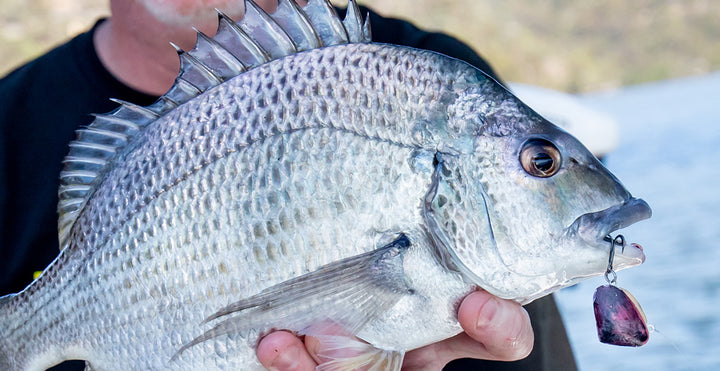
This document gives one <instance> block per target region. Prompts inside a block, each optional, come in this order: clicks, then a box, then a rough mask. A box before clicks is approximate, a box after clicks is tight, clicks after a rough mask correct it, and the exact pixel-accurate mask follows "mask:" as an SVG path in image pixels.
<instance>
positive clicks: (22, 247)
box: [0, 8, 575, 370]
mask: <svg viewBox="0 0 720 371" xmlns="http://www.w3.org/2000/svg"><path fill="white" fill-rule="evenodd" d="M362 12H363V14H367V13H366V12H368V9H366V8H363V9H362ZM339 13H341V17H342V16H344V14H343V13H344V10H339ZM100 22H102V20H101V21H99V22H98V23H96V24H95V26H94V27H93V28H92V29H91V30H90V31H88V32H86V33H83V34H81V35H78V36H77V37H75V38H73V39H72V40H70V41H69V42H67V43H66V44H63V45H61V46H59V47H57V48H55V49H53V50H52V51H50V52H48V53H47V54H45V55H43V56H41V57H39V58H37V59H35V60H33V61H31V62H30V63H28V64H26V65H24V66H21V67H20V68H18V69H16V70H15V71H13V72H11V73H10V74H9V75H7V76H6V77H5V78H3V79H2V80H0V102H1V103H0V130H2V132H1V133H0V134H1V135H0V174H1V176H0V295H4V294H8V293H12V292H18V291H20V290H22V289H23V288H25V286H27V285H28V284H29V283H30V282H31V281H32V275H33V272H35V271H41V270H43V269H44V268H45V267H46V266H47V265H48V264H49V263H50V262H51V261H52V260H53V259H54V258H55V257H56V256H57V254H58V237H57V235H58V233H57V212H56V207H57V202H58V199H57V190H58V186H59V174H60V170H61V169H62V159H63V158H64V156H65V155H66V154H67V152H68V143H69V142H70V141H71V140H73V139H74V138H75V130H76V129H78V128H79V127H80V126H82V125H86V124H88V123H90V121H91V120H92V117H91V116H90V114H91V113H104V112H108V111H111V110H112V109H114V108H115V107H116V104H115V103H113V102H112V101H110V100H109V99H110V98H118V99H121V100H125V101H129V102H133V103H136V104H141V105H148V104H151V103H152V102H154V101H155V99H157V97H154V96H150V95H147V94H143V93H141V92H138V91H135V90H133V89H131V88H129V87H127V86H126V85H124V84H123V83H121V82H120V81H118V80H117V79H116V78H115V77H114V76H112V75H111V74H110V73H109V72H108V71H107V70H106V69H105V67H104V66H103V65H102V63H101V62H100V60H99V59H98V56H97V53H96V51H95V47H94V45H93V34H94V32H95V30H96V28H97V25H98V24H100ZM370 22H371V26H372V27H371V28H372V32H373V40H374V41H377V42H381V43H391V44H399V45H407V46H412V47H416V48H420V49H428V50H434V51H437V52H440V53H443V54H446V55H449V56H452V57H455V58H458V59H462V60H465V61H466V62H468V63H470V64H472V65H474V66H476V67H478V68H480V69H482V70H483V71H485V72H486V73H487V74H489V75H490V76H492V77H494V78H495V79H496V80H498V81H499V79H498V78H497V76H496V75H495V73H494V71H493V70H492V69H491V68H490V66H489V65H488V64H487V63H486V62H485V61H484V60H483V59H482V58H480V57H479V56H478V55H477V54H476V53H475V52H474V51H473V50H472V49H470V48H469V47H468V46H466V45H465V44H463V43H461V42H459V41H458V40H456V39H454V38H452V37H450V36H447V35H444V34H440V33H430V32H425V31H421V30H419V29H418V28H416V27H415V26H413V25H412V24H410V23H408V22H405V21H402V20H397V19H389V18H383V17H381V16H379V15H377V14H376V13H373V12H370ZM527 308H528V311H529V313H530V315H531V319H532V322H533V327H534V330H535V339H536V341H535V348H534V350H533V353H532V354H531V355H530V357H528V358H526V359H525V360H523V361H519V362H512V363H503V362H486V361H476V360H468V361H460V362H457V363H456V364H455V367H452V369H488V370H490V369H493V370H494V369H508V370H510V369H512V370H520V369H522V370H540V369H548V370H549V369H574V368H575V365H574V360H573V357H572V352H571V350H570V346H569V344H568V341H567V336H566V334H565V330H564V327H563V325H562V321H561V319H560V317H559V313H558V311H557V307H556V306H555V303H554V301H553V299H552V297H551V296H548V297H546V298H544V299H540V300H538V301H536V302H535V303H533V304H531V305H529V306H528V307H527ZM64 366H65V367H73V368H78V367H81V366H82V364H77V363H75V364H74V365H71V364H70V363H66V364H64Z"/></svg>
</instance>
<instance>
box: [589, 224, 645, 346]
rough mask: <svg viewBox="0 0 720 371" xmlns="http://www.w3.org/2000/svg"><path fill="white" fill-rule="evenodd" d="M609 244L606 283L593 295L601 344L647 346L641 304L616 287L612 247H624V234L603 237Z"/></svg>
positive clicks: (613, 248) (613, 249)
mask: <svg viewBox="0 0 720 371" xmlns="http://www.w3.org/2000/svg"><path fill="white" fill-rule="evenodd" d="M605 240H606V241H609V242H610V258H609V261H608V266H607V270H606V271H605V280H606V281H607V283H608V284H607V285H603V286H600V287H598V288H597V289H596V290H595V295H594V296H593V301H594V302H593V307H594V309H595V322H596V323H597V331H598V338H600V342H601V343H605V344H612V345H620V346H630V347H639V346H641V345H644V344H645V343H647V341H648V338H649V331H648V326H647V319H646V317H645V313H644V312H643V310H642V308H641V307H640V304H639V303H638V301H637V300H636V299H635V297H633V296H632V294H630V293H629V292H628V291H627V290H625V289H623V288H620V287H617V286H615V282H616V281H617V274H616V273H615V271H614V270H613V259H614V257H615V248H616V247H618V246H620V247H621V248H623V249H624V248H625V238H624V237H623V235H617V237H615V238H612V237H611V236H607V237H605Z"/></svg>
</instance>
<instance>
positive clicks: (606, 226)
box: [570, 197, 652, 260]
mask: <svg viewBox="0 0 720 371" xmlns="http://www.w3.org/2000/svg"><path fill="white" fill-rule="evenodd" d="M651 216H652V210H651V209H650V206H649V205H648V204H647V202H645V201H644V200H642V199H639V198H634V197H631V198H629V199H627V200H625V201H624V202H623V203H621V204H617V205H614V206H611V207H608V208H607V209H604V210H600V211H597V212H592V213H587V214H583V215H581V216H579V217H578V218H577V219H575V221H574V222H573V224H572V225H571V227H570V231H572V232H574V233H575V234H577V236H579V237H580V238H581V239H582V240H583V241H584V242H585V243H586V244H588V245H590V246H595V247H598V248H607V247H608V243H607V241H605V240H603V239H604V238H605V237H606V236H607V235H609V234H610V233H612V232H614V231H616V230H618V229H622V228H625V227H627V226H629V225H632V224H635V223H637V222H639V221H641V220H644V219H648V218H650V217H651ZM622 250H623V251H618V252H621V253H622V254H623V255H630V256H628V257H634V258H639V259H641V260H645V255H644V254H643V252H642V249H636V248H632V249H622Z"/></svg>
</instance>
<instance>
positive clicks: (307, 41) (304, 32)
mask: <svg viewBox="0 0 720 371" xmlns="http://www.w3.org/2000/svg"><path fill="white" fill-rule="evenodd" d="M270 17H272V19H274V20H275V22H276V23H277V24H279V25H280V27H282V28H283V29H284V30H286V31H287V33H288V35H289V36H290V38H291V39H292V40H293V42H294V43H295V45H296V46H297V49H298V51H302V50H310V49H315V48H319V47H321V46H322V40H320V36H318V34H317V33H316V32H315V29H314V28H313V27H312V24H311V23H310V20H308V18H307V16H305V13H304V12H303V11H302V10H301V9H300V7H299V6H298V5H297V3H296V2H295V0H278V6H277V9H276V10H275V13H273V14H270Z"/></svg>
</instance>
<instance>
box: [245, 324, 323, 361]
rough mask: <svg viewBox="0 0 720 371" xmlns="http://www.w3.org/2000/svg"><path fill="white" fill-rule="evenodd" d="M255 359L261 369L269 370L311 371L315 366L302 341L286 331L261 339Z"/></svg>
mask: <svg viewBox="0 0 720 371" xmlns="http://www.w3.org/2000/svg"><path fill="white" fill-rule="evenodd" d="M257 357H258V359H259V360H260V363H261V364H262V365H263V367H265V368H267V369H271V370H278V371H312V370H315V366H317V363H315V361H314V360H313V359H312V358H311V357H310V355H309V354H308V352H307V350H306V349H305V345H304V344H303V342H302V340H300V339H299V338H297V337H296V336H295V335H293V334H291V333H289V332H287V331H276V332H273V333H271V334H269V335H267V336H265V337H264V338H262V340H260V344H258V348H257Z"/></svg>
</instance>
